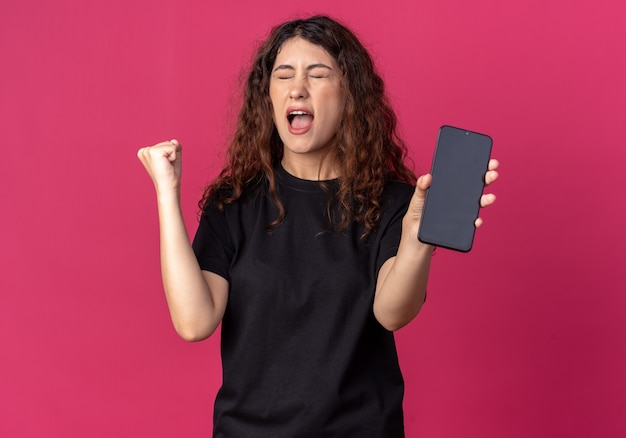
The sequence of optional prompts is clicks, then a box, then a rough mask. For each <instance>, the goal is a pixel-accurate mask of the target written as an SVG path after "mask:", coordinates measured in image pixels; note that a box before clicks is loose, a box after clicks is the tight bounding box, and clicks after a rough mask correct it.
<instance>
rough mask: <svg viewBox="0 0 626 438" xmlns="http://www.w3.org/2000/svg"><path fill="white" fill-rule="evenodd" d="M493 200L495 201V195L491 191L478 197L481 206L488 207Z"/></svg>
mask: <svg viewBox="0 0 626 438" xmlns="http://www.w3.org/2000/svg"><path fill="white" fill-rule="evenodd" d="M494 202H496V195H494V194H493V193H487V194H486V195H482V196H481V197H480V206H481V207H488V206H490V205H491V204H493V203H494Z"/></svg>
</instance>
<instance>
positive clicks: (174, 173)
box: [137, 140, 228, 341]
mask: <svg viewBox="0 0 626 438" xmlns="http://www.w3.org/2000/svg"><path fill="white" fill-rule="evenodd" d="M137 156H138V157H139V159H140V160H141V162H142V163H143V165H144V167H145V168H146V171H147V172H148V174H149V175H150V177H151V178H152V181H153V183H154V186H155V189H156V194H157V205H158V212H159V230H160V245H161V248H160V251H161V276H162V278H163V288H164V289H165V297H166V299H167V304H168V306H169V310H170V315H171V317H172V322H173V324H174V328H175V329H176V332H177V333H178V334H179V335H180V336H181V337H182V338H183V339H185V340H187V341H200V340H202V339H206V338H208V337H209V336H210V335H211V334H213V332H214V331H215V329H216V328H217V326H218V325H219V323H220V321H221V320H222V317H223V316H224V311H225V309H226V302H227V300H228V282H227V281H226V280H225V279H224V278H222V277H220V276H219V275H217V274H214V273H212V272H207V271H202V270H201V269H200V266H199V265H198V261H197V259H196V256H195V254H194V252H193V249H192V247H191V243H190V242H189V237H188V235H187V230H186V228H185V222H184V220H183V215H182V210H181V206H180V178H181V173H182V147H181V145H180V143H178V141H176V140H172V141H167V142H163V143H159V144H156V145H154V146H151V147H146V148H142V149H140V150H139V152H138V153H137Z"/></svg>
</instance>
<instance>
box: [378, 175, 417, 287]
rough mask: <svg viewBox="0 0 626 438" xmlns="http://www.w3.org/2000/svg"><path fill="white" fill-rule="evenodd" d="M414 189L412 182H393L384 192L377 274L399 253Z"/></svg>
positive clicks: (379, 231)
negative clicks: (405, 217)
mask: <svg viewBox="0 0 626 438" xmlns="http://www.w3.org/2000/svg"><path fill="white" fill-rule="evenodd" d="M414 190H415V189H414V188H413V187H412V186H411V185H410V184H405V183H392V184H390V185H389V186H388V187H387V189H386V190H385V193H384V194H383V214H382V217H381V221H380V226H379V230H378V235H379V237H378V238H379V243H378V255H377V257H376V275H378V271H379V270H380V268H381V267H382V265H383V264H384V263H385V262H386V261H387V260H389V259H390V258H391V257H395V256H396V254H397V253H398V247H399V246H400V237H401V236H402V219H403V218H404V215H405V214H406V211H407V209H408V208H409V202H410V201H411V197H412V196H413V192H414ZM416 238H417V236H416Z"/></svg>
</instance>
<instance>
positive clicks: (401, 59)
mask: <svg viewBox="0 0 626 438" xmlns="http://www.w3.org/2000/svg"><path fill="white" fill-rule="evenodd" d="M269 4H270V3H266V2H256V1H255V2H249V4H241V3H240V2H235V1H226V2H221V1H220V2H209V1H199V0H196V1H193V0H189V1H181V0H158V1H152V0H151V1H148V0H142V1H126V0H124V1H122V0H98V1H84V0H61V1H55V2H52V1H42V0H40V1H35V0H22V1H12V2H9V1H4V2H3V3H2V5H1V6H0V62H1V64H2V66H1V67H0V78H1V81H0V135H1V137H0V138H1V139H2V140H1V141H2V151H1V152H0V163H2V171H1V172H0V178H1V181H0V200H1V203H2V207H1V214H0V245H1V251H0V270H1V271H0V290H1V294H0V436H2V437H43V436H49V437H85V436H89V437H111V436H127V437H131V436H132V437H135V436H144V437H173V436H186V437H200V436H208V435H209V432H208V431H209V430H210V428H211V416H212V403H213V397H214V395H215V392H216V391H217V389H218V386H219V383H220V378H221V376H220V366H219V351H218V337H217V336H215V337H214V338H212V339H209V340H208V341H205V342H202V343H197V344H189V343H186V342H184V341H182V340H181V339H179V338H178V337H177V335H176V334H175V333H174V330H173V329H172V327H171V323H170V321H169V316H168V313H167V308H166V304H165V299H164V297H163V293H162V289H161V284H160V274H159V265H158V263H159V258H158V242H157V238H158V235H157V216H156V205H155V199H154V194H153V188H152V185H151V183H150V181H149V179H148V176H147V175H146V174H145V173H144V170H143V168H142V166H141V165H140V163H139V161H138V160H137V159H136V156H135V154H136V150H137V149H138V148H139V147H141V146H144V145H149V144H153V143H156V142H158V141H161V140H166V139H170V138H172V137H176V138H178V139H180V140H181V142H182V143H183V144H184V146H185V175H184V187H183V191H184V194H183V202H184V213H185V217H186V220H187V223H188V227H189V232H190V233H193V232H194V231H195V226H196V219H195V213H196V201H197V200H198V198H199V196H200V194H201V190H202V187H203V185H204V184H205V183H207V182H208V181H209V180H210V179H211V178H212V177H213V176H215V174H216V172H217V170H218V169H219V167H220V165H221V163H222V158H223V153H222V151H223V147H222V144H223V141H224V138H225V136H226V135H227V133H228V132H229V126H230V125H229V123H230V121H231V120H232V114H233V112H234V111H233V108H234V102H236V101H237V91H236V90H237V83H238V77H239V73H240V71H241V70H242V68H243V67H244V66H245V65H246V64H247V61H248V59H249V57H250V55H251V53H252V47H253V46H254V45H255V43H256V42H257V41H259V40H260V39H262V38H263V37H264V36H265V35H266V32H267V31H268V29H269V28H270V26H272V25H274V24H276V23H278V22H280V21H283V20H285V19H290V18H294V17H295V16H298V15H300V14H301V13H306V14H309V13H313V12H315V13H317V12H323V13H328V14H331V15H333V16H335V17H337V18H339V19H341V20H343V21H344V22H345V23H347V24H348V25H349V26H351V27H352V28H353V29H354V30H355V31H356V32H357V33H358V34H359V36H360V37H361V38H362V40H363V41H364V42H365V43H366V44H367V46H368V47H369V48H370V49H371V52H372V54H373V55H374V57H375V58H376V60H377V62H378V65H379V67H380V70H381V72H382V74H383V76H384V77H385V79H386V82H387V85H388V91H389V94H390V96H391V98H392V100H393V102H394V105H395V107H396V109H397V112H398V114H399V117H400V124H401V129H402V133H403V135H404V137H405V138H406V140H407V142H408V143H409V144H410V147H411V155H412V158H413V160H414V161H415V163H416V168H417V170H418V171H427V170H428V169H429V168H430V161H431V158H432V152H433V150H434V145H435V138H436V133H437V129H438V128H439V126H440V125H442V124H452V125H457V126H460V127H464V128H468V129H473V130H477V131H481V132H485V133H488V134H490V135H491V136H492V137H493V138H494V141H495V144H494V152H493V155H494V156H495V157H497V158H499V159H500V160H501V162H502V166H501V175H502V177H501V180H500V181H498V183H497V185H496V187H494V191H496V192H497V194H498V197H499V201H498V203H497V206H496V207H494V208H492V209H489V210H487V211H485V212H484V218H485V226H484V228H483V229H481V230H480V231H479V233H478V235H477V240H476V242H475V247H474V250H473V251H472V252H471V253H470V254H457V253H453V252H449V251H445V250H440V251H438V253H437V254H436V256H435V259H434V264H433V268H432V276H431V283H430V288H429V299H428V302H427V305H426V306H425V308H424V309H423V311H422V314H421V315H420V316H419V317H418V318H417V319H416V320H415V321H414V322H413V323H412V324H411V325H410V326H408V327H406V328H404V329H403V330H401V331H400V332H398V334H397V339H398V344H399V354H400V359H401V363H402V368H403V371H404V375H405V378H406V390H407V391H406V399H405V411H406V429H407V436H408V437H409V438H410V437H416V436H425V437H591V436H593V437H609V436H610V437H616V436H626V422H625V421H624V419H623V415H624V413H625V412H626V337H625V335H626V325H625V322H624V315H625V314H626V287H625V278H626V276H625V275H624V268H623V267H622V266H621V265H622V264H623V262H624V260H625V257H624V247H625V244H626V233H625V232H624V228H625V223H626V214H625V207H624V189H625V188H626V186H625V182H626V178H625V177H624V161H625V159H626V152H625V151H626V111H625V110H624V105H625V102H626V85H625V84H626V80H625V78H626V54H625V53H626V6H625V5H626V2H624V1H623V0H601V1H585V2H581V1H572V0H554V1H546V0H529V1H528V0H527V1H518V2H505V1H497V0H476V1H472V2H469V1H465V0H455V1H452V0H445V1H441V0H422V1H396V2H394V1H381V2H377V1H363V0H361V1H357V0H354V1H348V2H345V1H341V2H339V1H337V0H320V1H317V2H315V6H310V7H309V6H304V5H305V4H307V5H308V3H302V2H293V1H283V0H275V1H273V2H271V6H268V5H269Z"/></svg>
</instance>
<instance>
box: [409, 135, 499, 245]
mask: <svg viewBox="0 0 626 438" xmlns="http://www.w3.org/2000/svg"><path fill="white" fill-rule="evenodd" d="M492 143H493V142H492V140H491V137H489V136H487V135H484V134H479V133H477V132H472V131H468V130H466V129H460V128H455V127H452V126H442V127H441V128H440V129H439V136H438V138H437V147H436V149H435V156H434V158H433V165H432V169H431V174H432V177H433V179H432V183H431V185H430V187H429V189H428V191H427V192H426V200H425V202H424V210H423V212H422V219H421V221H420V228H419V232H418V239H419V240H420V241H421V242H424V243H428V244H431V245H436V246H441V247H444V248H448V249H453V250H456V251H463V252H468V251H470V250H471V249H472V244H473V241H474V232H475V231H476V227H475V225H474V221H475V220H476V218H477V217H478V212H479V210H480V197H481V195H482V193H483V188H484V185H485V183H484V176H485V172H486V171H487V166H488V163H489V157H490V155H491V146H492Z"/></svg>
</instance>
